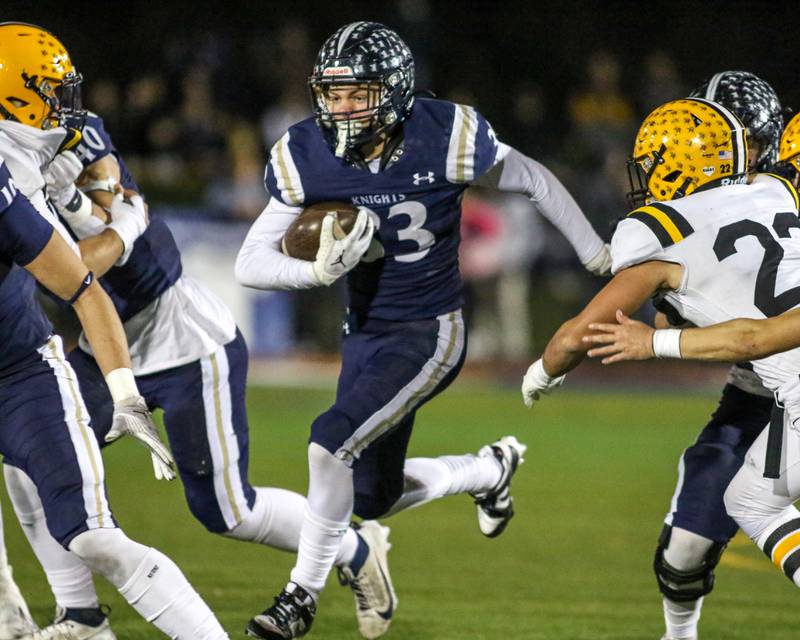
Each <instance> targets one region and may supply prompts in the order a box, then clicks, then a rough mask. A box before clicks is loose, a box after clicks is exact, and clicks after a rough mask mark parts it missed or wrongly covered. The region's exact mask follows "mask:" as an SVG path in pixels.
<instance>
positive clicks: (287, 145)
mask: <svg viewBox="0 0 800 640" xmlns="http://www.w3.org/2000/svg"><path fill="white" fill-rule="evenodd" d="M301 137H302V136H301V130H300V129H299V128H297V127H293V128H292V129H290V130H289V131H287V132H286V134H285V135H284V136H283V137H282V138H281V139H280V140H278V141H277V142H276V143H275V145H274V146H273V147H272V149H271V150H270V152H269V160H268V161H267V168H266V170H265V172H264V186H265V187H266V189H267V193H269V195H270V196H271V197H273V198H276V199H277V200H278V201H280V202H282V203H283V204H285V205H288V206H290V207H299V206H301V205H302V204H303V203H304V202H305V197H306V196H305V190H304V189H303V182H302V180H301V179H300V172H299V171H298V170H297V165H296V164H295V160H294V157H293V152H294V150H295V146H296V145H297V144H299V143H298V141H297V140H296V139H297V138H301Z"/></svg>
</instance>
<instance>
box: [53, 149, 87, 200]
mask: <svg viewBox="0 0 800 640" xmlns="http://www.w3.org/2000/svg"><path fill="white" fill-rule="evenodd" d="M82 172H83V164H81V161H80V160H79V159H78V156H76V155H75V154H74V153H72V151H62V152H61V153H59V154H57V155H56V157H55V158H53V159H52V160H51V161H50V164H48V165H47V167H46V168H45V170H44V181H45V184H46V185H47V195H48V196H50V198H51V199H53V200H55V196H56V195H57V194H59V193H60V192H62V191H64V190H65V189H67V188H68V187H73V188H74V187H75V181H76V180H77V179H78V176H79V175H81V173H82Z"/></svg>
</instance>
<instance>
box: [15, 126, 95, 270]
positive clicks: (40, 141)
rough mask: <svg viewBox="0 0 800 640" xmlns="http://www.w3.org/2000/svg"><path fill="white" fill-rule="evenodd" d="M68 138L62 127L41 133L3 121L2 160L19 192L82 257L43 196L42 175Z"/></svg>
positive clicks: (38, 130)
mask: <svg viewBox="0 0 800 640" xmlns="http://www.w3.org/2000/svg"><path fill="white" fill-rule="evenodd" d="M65 135H66V130H65V129H62V128H60V127H59V128H56V129H49V130H47V131H42V130H40V129H35V128H33V127H29V126H28V125H24V124H19V123H18V122H10V121H8V120H0V157H2V158H3V160H4V161H5V163H6V166H7V167H8V170H9V171H10V172H11V177H12V178H13V179H14V184H15V185H16V187H17V189H19V190H20V191H21V192H22V193H23V194H24V195H25V196H26V197H27V198H28V200H30V202H31V204H32V205H33V206H34V207H35V208H36V210H37V211H38V212H39V213H40V214H41V216H42V217H43V218H45V219H46V220H47V221H48V222H49V223H50V224H51V225H52V226H53V227H54V228H55V229H56V231H58V233H59V235H60V236H61V237H62V238H63V239H64V240H65V241H66V243H67V244H68V245H69V246H70V247H72V250H73V251H74V252H75V253H76V254H78V255H80V249H79V248H78V245H77V243H76V242H75V241H74V240H73V239H72V236H70V234H69V232H67V230H66V228H65V227H64V225H62V224H61V222H60V221H59V219H58V216H57V215H56V214H55V212H54V211H53V210H52V209H51V208H50V207H49V206H48V204H47V199H46V197H45V192H44V185H45V181H44V176H43V175H42V171H43V169H44V167H45V166H46V165H47V164H48V163H49V162H50V161H51V160H52V159H53V157H54V156H55V154H56V152H57V151H58V147H59V145H60V144H61V142H62V141H63V140H64V136H65Z"/></svg>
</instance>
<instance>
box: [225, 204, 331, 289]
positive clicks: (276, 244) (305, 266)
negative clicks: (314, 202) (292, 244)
mask: <svg viewBox="0 0 800 640" xmlns="http://www.w3.org/2000/svg"><path fill="white" fill-rule="evenodd" d="M300 211H301V208H300V207H290V206H288V205H285V204H283V203H282V202H280V201H279V200H277V199H276V198H272V199H271V200H270V201H269V203H268V204H267V206H266V208H265V209H264V211H262V212H261V215H260V216H259V217H258V218H257V219H256V221H255V222H254V223H253V226H252V227H250V231H249V232H248V233H247V237H246V238H245V240H244V243H243V244H242V248H241V249H239V255H238V256H237V257H236V280H237V281H238V282H239V284H241V285H244V286H245V287H253V288H254V289H268V290H273V289H280V290H283V289H310V288H312V287H316V286H318V285H319V283H318V282H317V280H316V278H315V277H314V275H313V272H312V270H311V263H310V262H307V261H305V260H298V259H297V258H290V257H289V256H287V255H284V254H283V252H282V251H281V240H282V238H283V234H284V233H285V232H286V229H288V228H289V225H290V224H292V222H293V221H294V219H295V218H296V217H297V215H298V214H299V213H300Z"/></svg>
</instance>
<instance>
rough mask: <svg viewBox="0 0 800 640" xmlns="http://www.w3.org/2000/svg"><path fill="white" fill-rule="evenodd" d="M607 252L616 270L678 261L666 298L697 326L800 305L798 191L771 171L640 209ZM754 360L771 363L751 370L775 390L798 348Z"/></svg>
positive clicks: (793, 366)
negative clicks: (676, 284)
mask: <svg viewBox="0 0 800 640" xmlns="http://www.w3.org/2000/svg"><path fill="white" fill-rule="evenodd" d="M611 253H612V258H613V271H614V272H615V273H616V272H617V271H619V270H621V269H624V268H625V267H628V266H632V265H634V264H640V263H642V262H647V261H649V260H661V261H665V262H674V263H678V264H680V265H682V266H683V270H684V273H683V280H682V282H681V286H680V288H679V289H678V290H676V291H669V292H667V293H666V294H665V297H666V299H667V300H668V301H669V302H670V304H672V306H674V307H675V309H676V310H677V311H678V313H680V315H681V316H682V317H683V318H686V319H687V320H689V321H690V322H692V323H693V324H696V325H698V326H701V327H703V326H708V325H710V324H716V323H719V322H724V321H726V320H731V319H733V318H765V317H772V316H775V315H779V314H781V313H783V312H785V311H788V310H789V309H793V308H795V307H797V306H798V305H800V219H798V196H797V192H796V191H795V190H794V188H793V187H792V186H791V184H790V183H788V181H786V180H784V179H783V178H780V177H778V176H773V175H771V174H761V175H759V176H757V177H756V178H755V179H754V180H753V181H752V182H751V183H750V184H744V185H731V186H725V187H717V188H714V189H709V190H708V191H702V192H699V193H695V194H692V195H690V196H687V197H686V198H681V199H679V200H674V201H670V202H668V203H666V202H657V203H652V204H650V205H647V206H644V207H640V208H639V209H637V210H635V211H633V212H632V213H630V214H629V215H628V217H627V218H625V219H624V220H623V221H622V222H620V224H619V225H618V226H617V230H616V231H615V233H614V237H613V238H612V241H611ZM759 362H761V363H768V364H767V366H766V369H765V368H764V367H763V366H761V367H757V369H756V371H757V373H758V374H759V376H760V377H761V379H762V380H763V381H764V384H765V385H767V386H768V387H769V388H771V389H772V390H774V389H775V388H776V386H777V385H779V384H780V383H781V382H782V381H783V380H784V378H785V377H786V376H792V375H796V374H797V372H798V371H800V351H799V350H796V349H795V350H792V351H789V352H786V353H783V354H778V355H775V356H771V357H770V358H767V359H765V360H762V361H759ZM754 364H756V363H754ZM765 371H766V374H765Z"/></svg>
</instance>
